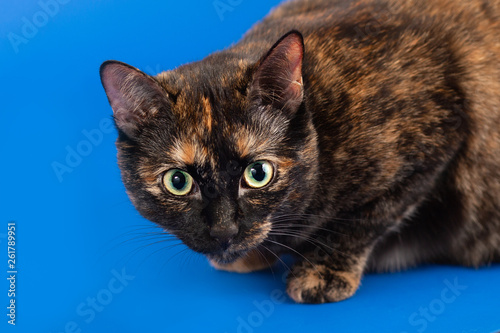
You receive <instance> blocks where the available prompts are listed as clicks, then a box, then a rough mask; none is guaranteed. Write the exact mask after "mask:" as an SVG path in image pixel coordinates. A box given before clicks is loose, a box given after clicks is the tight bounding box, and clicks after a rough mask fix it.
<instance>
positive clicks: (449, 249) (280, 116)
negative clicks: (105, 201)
mask: <svg viewBox="0 0 500 333" xmlns="http://www.w3.org/2000/svg"><path fill="white" fill-rule="evenodd" d="M289 31H292V32H289ZM287 32H289V33H288V34H287ZM499 57H500V1H498V0H490V1H486V0H483V1H481V0H471V1H455V0H432V1H431V0H425V1H423V0H418V1H417V0H414V1H402V0H398V1H396V0H380V1H377V0H362V1H347V0H335V1H332V0H296V1H290V2H287V3H284V4H282V5H281V6H279V7H277V8H276V9H275V10H273V11H272V12H271V14H270V15H269V16H267V17H266V18H265V19H264V20H263V21H262V22H260V23H258V24H257V25H256V26H254V27H253V28H252V29H251V30H250V31H249V32H248V33H247V34H246V35H245V36H244V37H243V39H242V40H241V41H240V42H239V43H237V44H236V45H234V46H232V47H230V48H228V49H227V50H224V51H221V52H217V53H214V54H212V55H210V56H209V57H207V58H206V59H204V60H203V61H200V62H195V63H192V64H188V65H184V66H181V67H179V68H177V69H175V70H172V71H168V72H164V73H161V74H159V75H158V76H156V77H150V76H148V75H146V74H144V73H142V72H140V71H139V70H137V69H135V68H133V67H130V66H128V65H125V64H122V63H118V62H106V63H105V64H103V66H102V67H101V78H102V81H103V85H104V87H105V89H106V92H107V94H108V98H109V100H110V103H111V106H112V107H113V110H114V117H115V120H116V124H117V128H118V131H119V138H118V140H117V148H118V156H119V164H120V168H121V171H122V178H123V181H124V183H125V186H126V188H127V192H128V194H129V196H130V198H131V200H132V202H133V203H134V205H135V206H136V208H137V209H138V211H139V212H140V213H141V214H142V215H143V216H144V217H146V218H147V219H150V220H151V221H154V222H156V223H158V224H159V225H161V226H162V227H164V228H165V230H167V231H169V232H171V233H173V234H174V235H176V236H177V237H179V238H180V239H181V240H183V241H184V242H185V243H186V244H187V245H188V246H189V247H190V248H192V249H193V250H195V251H198V252H200V253H203V254H205V255H207V256H208V258H209V259H210V260H211V261H212V263H213V265H214V266H215V267H217V268H220V269H226V270H232V271H239V272H248V271H252V270H254V269H262V268H264V267H266V266H268V265H271V264H272V263H273V262H274V261H275V260H276V259H277V257H278V256H279V255H281V254H284V253H289V254H293V255H296V257H297V258H298V261H297V262H296V264H295V265H294V267H292V270H291V273H290V274H289V277H288V282H287V284H288V286H287V290H288V293H289V295H290V296H291V297H292V298H293V299H294V300H295V301H297V302H306V303H322V302H333V301H339V300H343V299H345V298H348V297H350V296H351V295H353V294H354V292H355V291H356V289H357V287H358V285H359V282H360V279H361V277H362V274H363V272H364V271H366V270H375V271H394V270H399V269H404V268H407V267H411V266H415V265H418V264H420V263H424V262H433V263H448V264H459V265H465V266H473V267H478V266H480V265H484V264H488V263H491V262H498V261H500V61H499V60H498V59H499ZM258 160H266V161H269V162H270V163H272V165H273V166H274V168H275V174H274V176H273V179H272V181H271V182H270V184H269V185H267V186H265V187H264V188H261V189H253V188H248V187H245V185H244V184H243V182H242V172H243V170H244V169H245V168H246V167H247V165H249V164H250V163H252V162H255V161H258ZM172 168H178V169H182V170H184V171H186V172H188V173H189V174H190V175H191V176H192V177H193V179H194V182H195V187H194V189H193V191H192V193H191V194H190V195H187V196H174V195H172V194H170V193H168V192H167V191H165V189H164V188H163V187H162V182H161V177H162V176H163V175H164V173H165V172H166V171H167V170H169V169H172ZM214 230H217V231H218V232H219V233H220V232H226V233H227V232H228V231H227V230H236V231H235V234H234V235H232V236H231V237H229V236H228V240H227V242H225V243H224V244H222V243H221V242H219V241H218V240H217V239H216V238H215V237H213V236H211V232H212V235H213V231H214ZM266 263H267V264H266Z"/></svg>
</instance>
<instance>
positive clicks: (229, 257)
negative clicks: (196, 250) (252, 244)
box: [206, 250, 250, 265]
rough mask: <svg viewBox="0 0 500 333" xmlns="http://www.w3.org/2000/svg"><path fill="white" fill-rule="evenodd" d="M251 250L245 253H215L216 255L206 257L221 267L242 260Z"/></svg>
mask: <svg viewBox="0 0 500 333" xmlns="http://www.w3.org/2000/svg"><path fill="white" fill-rule="evenodd" d="M249 251H250V250H244V251H236V252H234V251H224V252H221V253H214V254H206V257H207V258H208V259H209V260H210V261H212V262H215V263H217V264H220V265H227V264H231V263H233V262H235V261H236V260H238V259H240V258H242V257H243V256H245V254H246V253H248V252H249Z"/></svg>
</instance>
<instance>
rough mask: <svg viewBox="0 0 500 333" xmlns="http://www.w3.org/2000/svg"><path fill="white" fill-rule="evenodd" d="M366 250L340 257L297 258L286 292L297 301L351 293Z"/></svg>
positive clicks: (335, 299) (339, 298)
mask: <svg viewBox="0 0 500 333" xmlns="http://www.w3.org/2000/svg"><path fill="white" fill-rule="evenodd" d="M368 253H369V251H366V254H362V255H360V256H355V257H351V258H349V259H345V260H342V261H343V262H342V264H341V265H339V262H337V261H336V260H335V259H332V258H328V259H325V258H324V257H321V258H318V257H317V256H315V255H314V254H309V255H306V256H304V258H303V260H302V261H300V262H297V263H296V264H295V265H294V266H293V267H292V270H291V272H290V273H289V275H288V278H287V293H288V295H289V296H290V297H291V298H292V299H293V300H294V301H296V302H297V303H329V302H338V301H342V300H344V299H347V298H349V297H351V296H352V295H354V293H355V292H356V290H357V289H358V287H359V284H360V281H361V276H362V274H363V270H364V266H365V263H366V259H367V257H368Z"/></svg>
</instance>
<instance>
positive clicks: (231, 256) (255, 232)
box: [205, 221, 271, 264]
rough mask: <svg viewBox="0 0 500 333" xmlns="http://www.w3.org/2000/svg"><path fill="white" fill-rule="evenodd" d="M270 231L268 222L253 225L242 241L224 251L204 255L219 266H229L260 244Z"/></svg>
mask: <svg viewBox="0 0 500 333" xmlns="http://www.w3.org/2000/svg"><path fill="white" fill-rule="evenodd" d="M270 230H271V223H270V222H268V221H266V222H264V223H262V224H260V225H255V226H254V227H253V228H252V229H250V230H249V232H248V235H247V237H245V238H244V240H242V241H240V242H235V243H233V244H231V245H230V246H229V247H227V249H225V250H222V249H221V250H220V251H217V252H214V253H207V254H205V255H206V257H207V258H208V259H210V260H212V261H215V262H217V263H219V264H230V263H232V262H234V261H235V260H237V259H239V258H241V257H243V256H245V255H246V254H247V253H248V252H250V251H251V250H253V249H255V248H257V247H258V246H259V245H260V244H262V243H263V242H264V240H265V239H266V238H267V236H268V234H269V231H270Z"/></svg>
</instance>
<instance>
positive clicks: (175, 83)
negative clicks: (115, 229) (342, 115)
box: [101, 33, 318, 262]
mask: <svg viewBox="0 0 500 333" xmlns="http://www.w3.org/2000/svg"><path fill="white" fill-rule="evenodd" d="M302 59H303V42H302V37H301V36H300V34H298V33H290V34H287V35H285V36H284V38H282V39H281V40H280V41H278V43H276V44H275V46H274V47H273V48H272V49H271V50H270V51H269V53H268V54H267V55H263V57H262V59H261V60H260V61H259V62H258V63H256V64H252V63H248V62H247V61H245V60H244V59H238V58H237V57H233V56H231V55H227V54H224V53H222V54H218V55H217V54H216V55H215V56H212V57H211V58H208V59H206V60H205V61H202V62H199V63H194V64H191V65H187V66H183V67H180V68H178V69H176V70H174V71H170V72H166V73H162V74H160V75H159V76H158V77H156V78H151V77H149V76H147V75H145V74H144V73H142V72H140V71H138V70H137V69H135V68H132V67H130V66H128V65H125V64H122V63H118V62H106V63H105V64H103V66H102V67H101V78H102V81H103V85H104V87H105V89H106V93H107V95H108V98H109V101H110V104H111V106H112V108H113V111H114V118H115V121H116V125H117V128H118V130H119V138H118V140H117V148H118V160H119V164H120V168H121V171H122V178H123V181H124V184H125V186H126V189H127V192H128V194H129V196H130V198H131V200H132V202H133V203H134V205H135V207H136V208H137V210H138V211H139V212H140V213H141V214H142V215H143V216H144V217H146V218H148V219H149V220H151V221H153V222H156V223H158V224H159V225H161V226H162V227H164V228H165V229H166V230H167V231H169V232H170V233H172V234H174V235H176V236H177V237H178V238H180V239H181V240H182V241H183V242H184V243H185V244H186V245H187V246H189V247H190V248H191V249H193V250H195V251H197V252H200V253H203V254H205V255H207V256H208V257H210V258H211V259H213V260H216V261H219V262H230V261H232V260H235V259H236V258H238V257H239V256H241V255H243V254H244V253H246V252H247V251H249V250H251V249H252V248H255V247H257V246H258V245H260V244H263V243H265V241H266V240H269V237H270V235H269V232H270V230H271V229H272V223H273V219H275V218H277V217H279V216H281V215H284V214H287V215H289V214H293V213H302V212H303V211H304V209H305V206H306V202H307V201H308V200H309V198H310V197H311V195H312V193H313V192H314V190H315V187H316V186H317V185H316V182H317V175H316V165H317V156H318V153H317V147H316V134H315V132H314V129H313V127H312V123H311V119H310V115H309V113H308V112H307V110H306V107H305V103H304V90H303V86H302V77H301V66H302ZM264 245H265V244H264Z"/></svg>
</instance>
